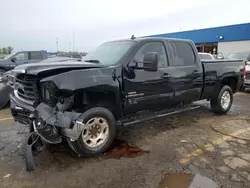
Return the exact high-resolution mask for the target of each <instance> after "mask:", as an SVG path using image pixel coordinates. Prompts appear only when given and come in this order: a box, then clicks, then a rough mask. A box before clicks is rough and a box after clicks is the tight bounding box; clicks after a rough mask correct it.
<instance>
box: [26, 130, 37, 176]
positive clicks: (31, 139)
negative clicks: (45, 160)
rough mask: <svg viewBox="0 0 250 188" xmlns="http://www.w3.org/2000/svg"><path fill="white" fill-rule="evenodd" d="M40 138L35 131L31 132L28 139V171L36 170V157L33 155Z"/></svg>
mask: <svg viewBox="0 0 250 188" xmlns="http://www.w3.org/2000/svg"><path fill="white" fill-rule="evenodd" d="M38 140H39V136H38V135H37V134H36V133H35V132H31V133H30V134H29V137H28V139H27V147H26V157H25V162H26V170H27V171H28V172H30V171H34V170H35V168H36V166H35V162H34V157H33V148H32V147H33V146H34V144H35V143H36V142H37V141H38Z"/></svg>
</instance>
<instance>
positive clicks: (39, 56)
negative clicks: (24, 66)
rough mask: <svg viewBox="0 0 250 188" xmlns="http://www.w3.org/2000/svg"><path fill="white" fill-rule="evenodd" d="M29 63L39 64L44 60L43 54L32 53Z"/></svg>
mask: <svg viewBox="0 0 250 188" xmlns="http://www.w3.org/2000/svg"><path fill="white" fill-rule="evenodd" d="M29 59H30V60H29V63H37V62H40V61H42V60H43V59H44V57H43V54H42V52H41V51H37V52H35V51H34V52H30V58H29Z"/></svg>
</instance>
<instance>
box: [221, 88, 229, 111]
mask: <svg viewBox="0 0 250 188" xmlns="http://www.w3.org/2000/svg"><path fill="white" fill-rule="evenodd" d="M230 102H231V96H230V93H229V92H228V91H224V93H223V94H222V96H221V106H222V108H223V109H227V108H228V107H229V105H230Z"/></svg>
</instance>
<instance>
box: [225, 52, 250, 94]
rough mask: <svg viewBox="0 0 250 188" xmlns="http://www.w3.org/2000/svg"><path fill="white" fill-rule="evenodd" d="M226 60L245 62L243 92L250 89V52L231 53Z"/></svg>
mask: <svg viewBox="0 0 250 188" xmlns="http://www.w3.org/2000/svg"><path fill="white" fill-rule="evenodd" d="M226 59H241V60H243V61H244V62H245V69H244V82H243V84H242V86H241V90H242V91H244V90H245V88H250V51H246V52H236V53H230V54H228V55H227V56H226Z"/></svg>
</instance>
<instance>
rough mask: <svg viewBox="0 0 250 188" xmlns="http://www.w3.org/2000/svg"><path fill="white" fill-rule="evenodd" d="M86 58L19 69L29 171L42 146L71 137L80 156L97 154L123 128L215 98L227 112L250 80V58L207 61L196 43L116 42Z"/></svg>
mask: <svg viewBox="0 0 250 188" xmlns="http://www.w3.org/2000/svg"><path fill="white" fill-rule="evenodd" d="M84 61H85V62H70V61H66V62H63V63H61V64H58V63H38V64H26V65H21V66H17V67H16V68H15V69H14V70H13V71H12V73H11V75H12V76H15V85H14V88H15V90H14V92H13V93H12V94H11V95H10V98H11V113H12V115H13V118H14V120H15V121H18V122H20V123H23V124H26V125H28V126H29V127H30V132H31V133H30V136H29V139H28V140H29V141H28V146H27V152H26V155H27V156H26V165H27V170H29V171H30V170H34V168H35V167H34V161H33V158H32V149H31V148H32V146H35V145H36V144H38V145H42V143H50V144H58V143H60V142H62V140H63V138H65V139H66V140H67V141H68V143H69V145H70V147H71V148H72V149H73V150H74V151H75V152H76V153H77V154H78V155H80V156H92V155H98V154H101V153H103V152H105V151H106V150H107V149H108V148H109V146H110V145H111V143H112V142H113V140H114V139H115V136H116V133H117V126H120V125H124V126H126V125H131V124H134V123H138V122H142V121H148V120H152V119H154V118H160V117H166V116H168V115H171V114H176V113H180V112H183V111H187V110H193V109H196V108H198V107H199V106H192V105H190V104H191V103H192V102H193V101H198V100H203V99H208V100H210V104H211V108H212V111H213V112H215V113H219V114H225V113H227V112H228V111H229V110H230V108H231V105H232V102H233V94H234V93H235V92H237V91H238V89H239V86H240V85H241V83H242V81H243V68H242V67H243V61H241V60H218V61H217V60H214V61H209V63H207V62H206V61H200V58H199V55H198V52H197V50H196V47H195V45H194V44H193V42H192V41H190V40H180V39H167V38H138V39H134V38H133V39H130V40H128V39H127V40H119V41H112V42H107V43H104V44H102V45H101V46H100V47H98V48H97V49H96V50H95V51H94V52H92V53H89V54H88V55H86V56H85V58H84ZM140 111H141V113H138V112H140ZM40 139H41V140H43V142H40V141H39V140H40Z"/></svg>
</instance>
